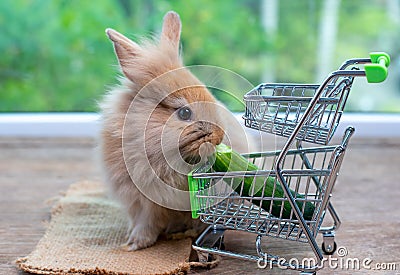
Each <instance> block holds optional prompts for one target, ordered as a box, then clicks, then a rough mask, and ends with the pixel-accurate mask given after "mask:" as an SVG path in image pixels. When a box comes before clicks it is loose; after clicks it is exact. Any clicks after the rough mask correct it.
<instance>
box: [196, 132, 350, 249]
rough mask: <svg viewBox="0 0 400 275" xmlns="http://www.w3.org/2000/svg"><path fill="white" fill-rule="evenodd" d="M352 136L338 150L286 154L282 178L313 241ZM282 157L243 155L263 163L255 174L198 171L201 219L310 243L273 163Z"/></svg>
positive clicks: (198, 202)
mask: <svg viewBox="0 0 400 275" xmlns="http://www.w3.org/2000/svg"><path fill="white" fill-rule="evenodd" d="M352 131H353V129H349V130H348V132H347V134H346V136H345V139H344V140H343V142H342V144H341V145H339V146H325V147H323V148H315V147H314V148H298V149H293V150H290V151H288V153H287V154H286V155H285V159H284V161H283V170H282V175H283V177H284V178H285V181H286V183H287V185H288V187H289V188H290V190H291V193H292V194H294V200H295V202H296V204H297V205H298V206H299V208H300V211H301V213H302V215H303V216H304V217H305V218H306V224H307V225H308V227H309V228H311V232H312V234H313V235H314V236H315V235H316V234H317V233H318V230H319V228H320V225H321V222H322V219H323V217H324V214H325V209H326V205H327V202H328V200H327V197H326V194H327V192H330V191H331V189H332V187H333V184H334V183H335V179H336V175H337V174H338V172H339V169H340V164H341V162H342V159H343V156H344V153H345V150H346V144H347V142H348V139H349V137H350V135H351V133H352ZM280 153H281V151H273V152H264V153H256V154H245V155H243V156H244V157H246V158H248V160H249V161H251V162H253V163H257V164H258V167H259V168H260V170H259V171H256V172H249V171H235V172H227V173H223V172H215V171H213V169H212V168H209V166H204V167H201V168H199V169H198V170H195V171H194V172H193V173H192V175H191V181H192V184H194V185H195V187H194V188H192V189H196V190H197V191H196V201H197V205H196V207H197V215H198V216H199V217H200V219H201V220H202V221H203V222H204V223H207V224H212V225H220V226H223V227H224V228H226V229H235V230H243V231H247V232H253V233H256V234H259V235H263V236H273V237H279V238H283V239H290V240H296V241H302V242H307V238H306V236H305V235H304V231H302V230H301V228H300V227H299V220H298V219H297V217H296V215H295V214H294V210H293V209H292V208H291V206H290V204H289V199H288V197H287V196H285V194H284V193H283V191H282V187H281V185H280V183H279V181H278V179H277V177H276V171H275V170H274V163H275V161H276V158H277V156H278V155H279V154H280ZM204 169H206V171H204ZM202 170H203V171H202ZM245 184H248V185H251V186H252V188H253V189H252V190H250V191H249V192H248V194H244V192H243V190H244V185H245ZM257 188H258V189H257ZM265 188H270V189H271V190H272V192H270V193H271V195H270V196H265V195H264V194H265V192H264V191H265ZM260 194H261V195H260Z"/></svg>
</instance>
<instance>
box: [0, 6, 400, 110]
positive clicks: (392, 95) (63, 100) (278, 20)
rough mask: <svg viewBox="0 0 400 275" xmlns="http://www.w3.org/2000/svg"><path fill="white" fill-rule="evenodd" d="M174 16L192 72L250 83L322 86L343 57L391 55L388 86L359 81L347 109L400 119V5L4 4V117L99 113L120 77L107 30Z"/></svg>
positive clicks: (147, 25)
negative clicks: (225, 74)
mask: <svg viewBox="0 0 400 275" xmlns="http://www.w3.org/2000/svg"><path fill="white" fill-rule="evenodd" d="M168 10H175V11H177V12H178V13H179V14H180V16H181V20H182V22H183V30H182V49H183V57H184V61H185V64H186V65H213V66H220V67H223V68H226V69H229V70H232V71H234V72H236V73H238V74H239V75H241V76H243V77H244V78H246V79H247V80H249V81H250V82H251V83H252V85H256V84H258V83H260V82H301V83H306V82H311V83H314V82H320V81H321V80H322V79H323V77H324V76H325V75H326V74H327V73H328V72H330V71H332V70H334V69H336V68H337V67H338V66H339V65H340V64H341V63H342V62H343V61H344V60H345V59H348V58H352V57H366V56H368V53H369V52H370V51H376V50H379V51H386V52H388V53H389V54H390V55H391V57H392V64H391V68H390V70H389V78H388V80H387V81H386V82H385V83H384V84H379V85H376V84H374V85H367V84H365V81H364V80H360V81H357V82H356V83H357V84H355V85H354V89H353V90H354V91H352V95H351V96H350V101H349V103H348V106H347V109H348V110H349V111H378V112H399V111H400V78H399V75H400V74H399V71H400V69H399V67H400V66H399V54H400V39H399V38H400V28H399V27H400V0H352V1H350V0H349V1H345V0H342V1H339V0H302V1H292V0H281V1H277V0H264V1H256V0H244V1H229V0H220V1H213V0H201V1H167V0H102V1H89V0H87V1H84V0H54V1H50V0H2V1H0V30H1V33H0V52H1V58H0V111H2V112H10V111H11V112H19V111H97V101H98V100H99V99H100V98H101V96H102V95H103V94H104V93H105V92H106V91H107V90H108V89H109V87H110V86H112V85H114V84H116V83H117V80H116V76H117V74H118V70H117V68H116V66H115V65H116V64H117V61H116V59H115V56H114V53H113V49H112V45H111V43H110V42H109V41H108V39H107V38H106V36H105V33H104V30H105V29H106V28H108V27H111V28H114V29H116V30H118V31H119V32H121V33H123V34H125V35H127V36H128V37H130V38H132V39H133V40H137V39H138V38H140V37H141V36H147V37H148V36H151V35H154V34H156V33H158V32H159V30H160V28H161V23H162V18H163V15H164V14H165V13H166V12H167V11H168ZM233 85H234V84H233ZM245 92H246V91H236V92H235V93H236V94H235V96H236V97H238V98H241V97H242V95H243V94H244V93H245ZM223 100H224V101H225V103H226V104H227V105H228V106H229V107H230V108H231V109H232V110H234V111H240V110H241V105H240V104H238V103H237V101H235V100H229V99H224V98H223Z"/></svg>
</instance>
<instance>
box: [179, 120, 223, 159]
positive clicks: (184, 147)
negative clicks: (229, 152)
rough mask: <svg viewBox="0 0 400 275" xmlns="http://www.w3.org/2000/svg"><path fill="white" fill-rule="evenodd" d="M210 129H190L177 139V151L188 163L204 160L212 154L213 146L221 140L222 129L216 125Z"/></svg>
mask: <svg viewBox="0 0 400 275" xmlns="http://www.w3.org/2000/svg"><path fill="white" fill-rule="evenodd" d="M210 130H212V131H209V132H204V131H196V130H195V131H190V132H187V133H185V131H184V132H183V133H182V135H181V137H180V140H179V151H180V154H181V156H182V158H183V159H184V160H185V161H186V162H187V163H189V164H197V163H199V162H203V161H206V160H207V158H208V157H209V156H211V155H212V154H214V152H215V146H216V145H218V144H220V143H221V142H222V139H223V137H224V134H225V133H224V131H223V130H222V129H221V128H220V127H218V126H216V125H213V127H212V128H211V129H210Z"/></svg>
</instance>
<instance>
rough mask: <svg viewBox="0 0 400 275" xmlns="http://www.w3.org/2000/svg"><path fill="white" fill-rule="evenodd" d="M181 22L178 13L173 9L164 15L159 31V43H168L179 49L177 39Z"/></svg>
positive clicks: (178, 38) (179, 34)
mask: <svg viewBox="0 0 400 275" xmlns="http://www.w3.org/2000/svg"><path fill="white" fill-rule="evenodd" d="M181 28H182V23H181V19H180V18H179V15H178V14H177V13H176V12H174V11H169V12H167V14H166V15H165V16H164V22H163V26H162V32H161V41H160V42H161V43H168V44H170V45H172V46H173V47H174V48H175V49H176V50H177V51H179V40H180V37H181Z"/></svg>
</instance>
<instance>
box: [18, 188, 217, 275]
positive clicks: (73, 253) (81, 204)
mask: <svg viewBox="0 0 400 275" xmlns="http://www.w3.org/2000/svg"><path fill="white" fill-rule="evenodd" d="M105 193H106V192H105V190H104V187H103V186H102V185H101V184H100V183H96V182H80V183H77V184H73V185H71V186H70V188H69V189H68V191H67V192H66V194H65V196H64V197H62V198H61V199H60V200H59V201H58V202H57V203H56V205H55V206H54V208H53V210H52V218H51V221H50V224H49V225H48V228H47V230H46V233H45V235H44V236H43V238H42V239H41V240H40V241H39V243H38V245H37V246H36V248H35V250H34V251H33V252H32V253H31V254H29V255H28V256H27V257H25V258H21V259H18V260H17V264H18V266H19V267H20V268H21V269H22V270H24V271H27V272H31V273H36V274H182V273H186V272H187V271H188V270H189V269H190V267H193V266H196V267H212V266H214V265H215V264H216V263H217V261H214V262H213V263H207V264H202V263H197V262H189V257H190V254H191V239H190V238H184V239H180V240H159V241H157V243H156V244H155V245H154V246H152V247H150V248H146V249H143V250H139V251H134V252H128V251H126V248H124V247H123V243H124V242H125V241H126V231H127V227H126V226H127V222H126V218H125V217H124V215H123V214H122V211H121V210H120V208H119V206H118V205H117V204H116V203H115V202H113V201H112V200H110V199H108V198H107V197H106V195H105Z"/></svg>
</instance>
